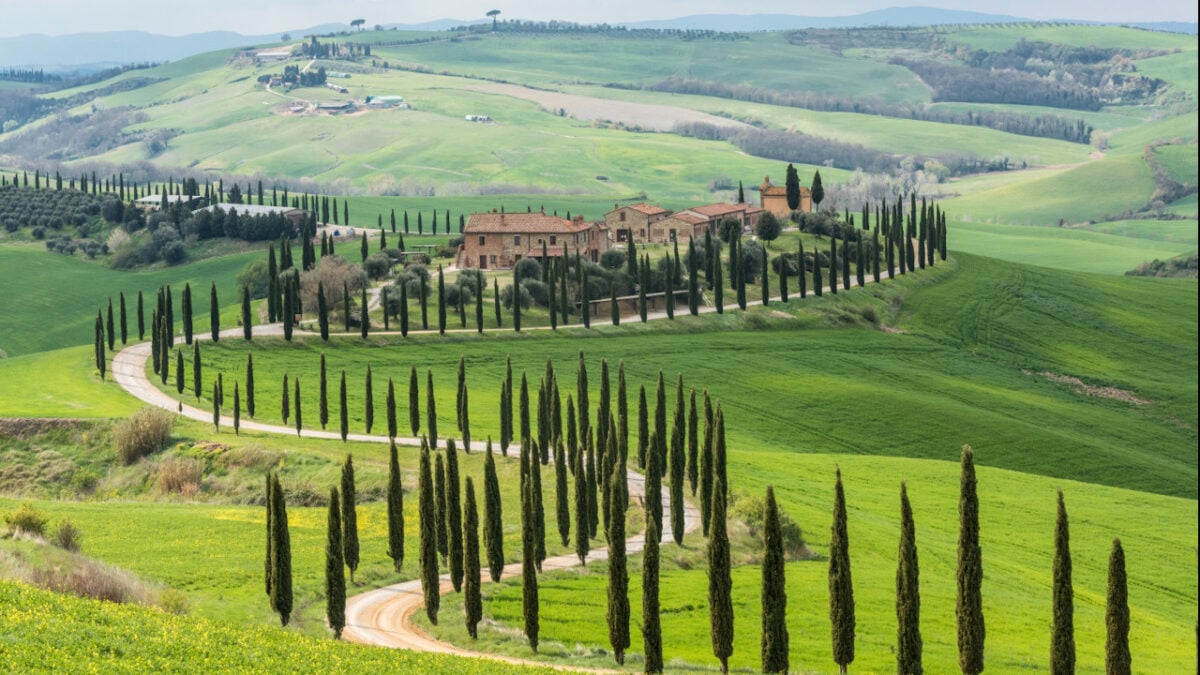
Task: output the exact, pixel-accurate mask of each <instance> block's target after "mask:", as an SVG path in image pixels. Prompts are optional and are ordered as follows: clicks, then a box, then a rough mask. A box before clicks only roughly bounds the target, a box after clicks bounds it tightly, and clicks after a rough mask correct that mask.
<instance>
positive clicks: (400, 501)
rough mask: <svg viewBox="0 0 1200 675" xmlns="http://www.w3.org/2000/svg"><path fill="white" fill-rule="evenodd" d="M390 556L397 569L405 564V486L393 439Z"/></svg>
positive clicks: (390, 463)
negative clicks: (402, 483)
mask: <svg viewBox="0 0 1200 675" xmlns="http://www.w3.org/2000/svg"><path fill="white" fill-rule="evenodd" d="M387 517H388V551H387V554H388V557H389V558H391V559H392V566H393V567H395V569H396V571H397V572H399V571H400V567H401V566H402V565H403V564H404V488H403V486H402V485H401V482H400V459H399V457H398V456H397V453H396V442H395V441H394V440H393V441H392V443H391V445H390V447H389V448H388V485H387Z"/></svg>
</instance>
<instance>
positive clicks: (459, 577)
mask: <svg viewBox="0 0 1200 675" xmlns="http://www.w3.org/2000/svg"><path fill="white" fill-rule="evenodd" d="M461 495H462V483H461V482H460V480H459V477H458V448H457V447H456V446H455V443H454V439H453V438H451V439H449V440H447V441H446V537H447V542H446V548H447V555H449V557H450V582H451V583H452V584H454V590H455V592H458V591H460V590H462V582H463V523H462V500H461Z"/></svg>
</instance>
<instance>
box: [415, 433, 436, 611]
mask: <svg viewBox="0 0 1200 675" xmlns="http://www.w3.org/2000/svg"><path fill="white" fill-rule="evenodd" d="M417 493H418V494H417V501H418V504H419V511H418V513H419V515H418V523H419V526H420V532H421V540H420V556H421V558H420V560H421V563H420V564H421V569H420V572H421V589H422V590H423V591H424V594H425V616H426V617H428V618H429V622H430V623H432V624H433V625H435V626H436V625H437V615H438V605H439V603H440V602H441V595H440V594H439V592H438V548H437V512H436V510H435V507H434V494H433V476H432V475H431V471H430V467H429V446H428V445H426V444H425V443H424V442H423V441H422V443H421V473H420V475H419V477H418V485H417Z"/></svg>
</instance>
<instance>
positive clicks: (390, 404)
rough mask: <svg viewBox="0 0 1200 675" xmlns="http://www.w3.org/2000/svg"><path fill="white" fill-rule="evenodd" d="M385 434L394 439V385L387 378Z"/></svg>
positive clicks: (390, 379)
mask: <svg viewBox="0 0 1200 675" xmlns="http://www.w3.org/2000/svg"><path fill="white" fill-rule="evenodd" d="M385 407H386V408H387V433H388V438H390V439H392V440H395V439H396V431H397V429H396V385H395V383H393V382H392V378H390V377H389V378H388V388H387V402H386V404H385Z"/></svg>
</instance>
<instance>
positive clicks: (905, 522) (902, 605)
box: [896, 483, 925, 675]
mask: <svg viewBox="0 0 1200 675" xmlns="http://www.w3.org/2000/svg"><path fill="white" fill-rule="evenodd" d="M921 651H922V642H921V590H920V569H919V567H918V564H917V530H916V525H915V524H914V523H913V514H912V507H911V506H910V505H909V503H908V487H907V486H906V485H905V484H904V483H900V554H899V562H898V563H897V566H896V672H897V673H898V674H899V675H921V674H922V673H924V672H925V669H924V666H922V664H921Z"/></svg>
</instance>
